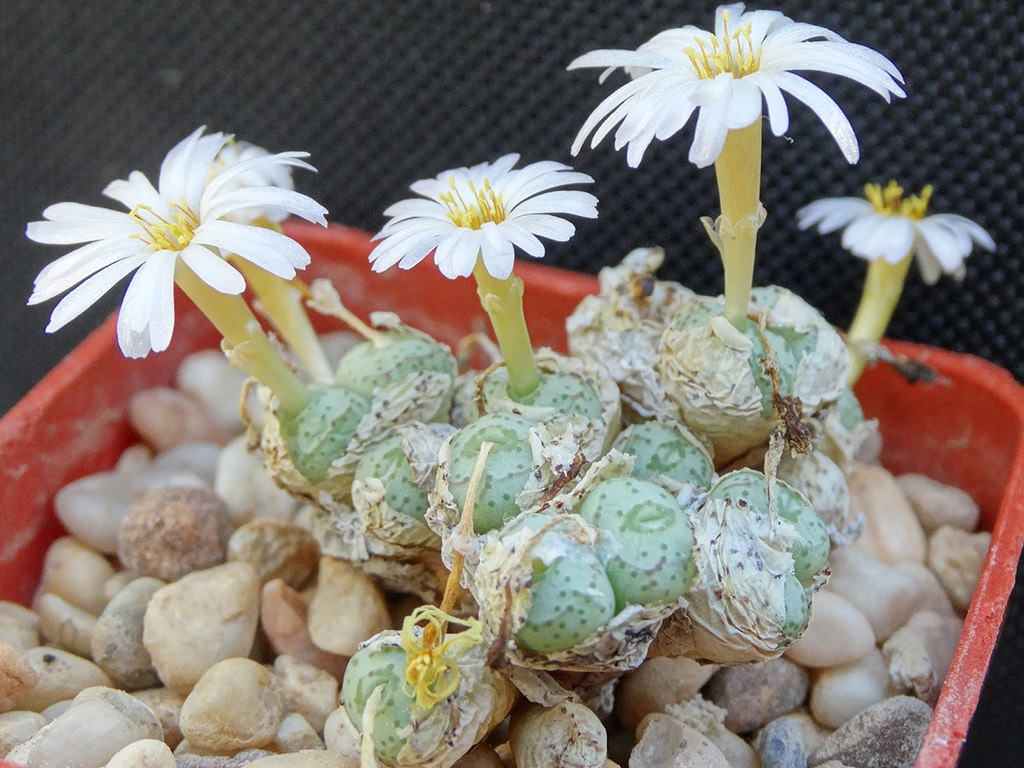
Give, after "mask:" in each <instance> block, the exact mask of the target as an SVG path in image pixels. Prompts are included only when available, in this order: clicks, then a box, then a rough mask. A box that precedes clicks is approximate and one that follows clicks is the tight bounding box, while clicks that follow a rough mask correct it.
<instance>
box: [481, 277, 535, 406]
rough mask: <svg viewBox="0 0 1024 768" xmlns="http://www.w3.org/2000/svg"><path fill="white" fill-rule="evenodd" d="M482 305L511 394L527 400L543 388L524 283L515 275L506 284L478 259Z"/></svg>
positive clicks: (513, 396)
mask: <svg viewBox="0 0 1024 768" xmlns="http://www.w3.org/2000/svg"><path fill="white" fill-rule="evenodd" d="M473 277H475V278H476V286H477V295H478V296H479V297H480V304H481V305H482V306H483V308H484V310H485V311H486V312H487V314H488V316H489V317H490V318H491V326H492V327H493V328H494V335H495V336H496V337H497V338H498V346H499V347H501V354H502V356H503V357H504V358H505V365H506V367H507V368H508V393H509V395H511V396H512V398H513V399H515V398H517V397H525V396H526V395H528V394H530V393H531V392H533V391H534V390H535V389H536V388H537V386H538V385H539V384H540V374H538V373H537V365H536V363H535V362H534V360H533V347H532V346H531V345H530V334H529V332H528V331H527V330H526V318H525V317H524V315H523V281H522V280H520V279H519V278H518V277H516V276H515V275H514V274H513V275H510V276H509V277H508V278H506V279H505V280H499V279H497V278H495V277H493V276H492V275H491V273H490V272H488V271H487V268H486V267H485V266H484V263H483V260H482V259H480V258H479V257H478V258H477V261H476V266H475V267H474V268H473Z"/></svg>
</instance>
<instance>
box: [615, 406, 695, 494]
mask: <svg viewBox="0 0 1024 768" xmlns="http://www.w3.org/2000/svg"><path fill="white" fill-rule="evenodd" d="M614 447H615V448H617V449H619V450H620V451H622V452H623V453H628V454H629V455H630V456H632V457H633V477H636V478H639V479H641V480H648V479H654V481H655V482H657V481H658V479H659V478H661V479H663V478H668V479H670V480H672V481H675V484H678V485H679V486H685V487H688V488H690V489H692V491H694V492H701V491H706V490H707V489H708V488H710V487H711V483H712V482H713V481H714V478H715V467H714V465H713V464H712V462H711V456H710V455H709V454H708V451H707V449H706V448H705V447H704V446H703V445H702V444H701V443H700V441H699V440H698V439H697V438H696V437H695V436H694V434H693V433H692V432H690V430H688V429H686V427H684V426H682V425H681V424H672V423H669V422H661V421H644V422H641V423H639V424H631V425H630V426H628V427H626V428H625V429H624V430H622V432H620V433H619V436H618V437H617V438H616V439H615V443H614ZM672 490H676V491H677V492H678V490H679V489H678V488H676V487H673V488H672Z"/></svg>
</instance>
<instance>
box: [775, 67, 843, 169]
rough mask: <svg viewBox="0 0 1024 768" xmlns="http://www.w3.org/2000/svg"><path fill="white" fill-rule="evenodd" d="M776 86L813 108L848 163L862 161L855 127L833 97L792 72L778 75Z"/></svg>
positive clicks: (776, 76)
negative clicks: (854, 130)
mask: <svg viewBox="0 0 1024 768" xmlns="http://www.w3.org/2000/svg"><path fill="white" fill-rule="evenodd" d="M775 84H776V85H778V86H779V88H781V89H782V90H784V91H786V92H787V93H791V94H793V96H794V97H795V98H797V99H799V100H800V101H802V102H803V103H804V104H806V105H807V106H808V107H810V108H811V110H812V111H813V112H814V114H816V115H817V116H818V118H819V119H820V120H821V121H822V122H823V123H824V124H825V127H826V128H827V129H828V132H829V133H831V134H832V137H833V138H834V139H835V140H836V143H837V144H838V145H839V149H840V150H841V151H842V153H843V157H845V158H846V161H847V162H848V163H856V162H857V160H858V159H860V148H859V147H858V146H857V136H856V135H855V134H854V132H853V126H851V125H850V121H849V120H847V119H846V115H844V114H843V110H841V109H840V108H839V105H838V104H836V103H835V101H833V100H832V97H831V96H829V95H828V94H827V93H825V92H824V91H823V90H821V89H820V88H819V87H818V86H816V85H814V84H813V83H811V82H809V81H807V80H804V79H803V78H802V77H799V76H798V75H794V74H792V73H791V72H779V73H777V74H776V75H775Z"/></svg>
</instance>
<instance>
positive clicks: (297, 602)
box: [260, 579, 348, 679]
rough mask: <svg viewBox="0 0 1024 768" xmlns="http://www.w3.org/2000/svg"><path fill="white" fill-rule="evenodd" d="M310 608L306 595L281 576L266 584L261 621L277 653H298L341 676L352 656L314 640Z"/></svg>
mask: <svg viewBox="0 0 1024 768" xmlns="http://www.w3.org/2000/svg"><path fill="white" fill-rule="evenodd" d="M308 610H309V609H308V607H307V605H306V601H305V600H303V599H302V595H300V594H299V593H298V592H297V591H295V590H294V589H292V588H291V587H289V586H288V585H287V584H285V583H284V582H283V581H282V580H281V579H274V580H273V581H269V582H267V583H266V584H264V585H263V593H262V595H261V598H260V624H261V626H262V627H263V632H264V633H265V634H266V636H267V640H268V641H269V642H270V647H271V648H273V649H274V652H275V653H278V654H282V655H283V654H289V655H291V656H294V657H296V658H297V659H299V660H300V661H304V662H306V663H307V664H312V665H313V666H315V667H319V668H320V669H323V670H325V671H327V672H329V673H330V674H331V675H333V676H334V677H336V678H338V679H341V677H342V676H343V675H344V674H345V666H346V665H347V664H348V656H339V655H338V654H334V653H331V652H329V651H325V650H323V649H321V648H319V647H317V646H316V645H315V644H314V643H313V639H312V638H311V637H310V635H309V626H308V624H307V614H308Z"/></svg>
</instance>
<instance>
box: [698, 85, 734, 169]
mask: <svg viewBox="0 0 1024 768" xmlns="http://www.w3.org/2000/svg"><path fill="white" fill-rule="evenodd" d="M728 108H729V100H728V98H724V99H718V100H716V101H713V102H710V103H708V104H703V105H702V106H701V108H700V112H699V113H698V114H697V127H696V129H695V130H694V132H693V143H692V144H691V145H690V155H689V160H690V162H691V163H693V164H694V165H696V166H697V167H698V168H706V167H707V166H709V165H711V164H712V163H713V162H715V160H717V159H718V156H719V155H720V154H722V147H724V146H725V138H726V136H727V135H728V133H729V128H728V127H727V126H726V123H725V113H726V110H728Z"/></svg>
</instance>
